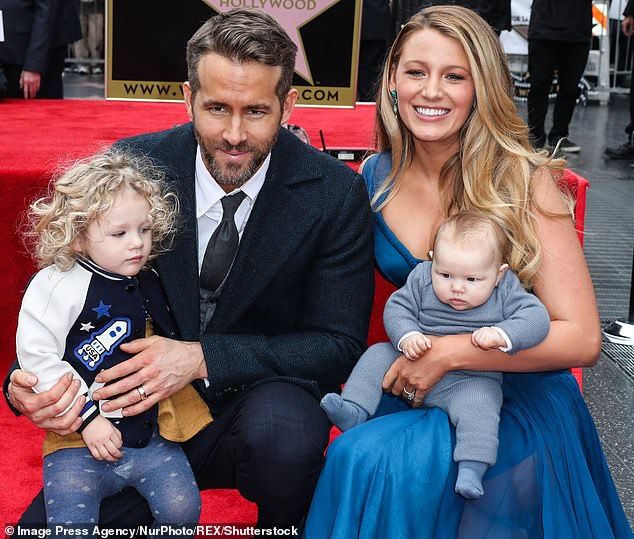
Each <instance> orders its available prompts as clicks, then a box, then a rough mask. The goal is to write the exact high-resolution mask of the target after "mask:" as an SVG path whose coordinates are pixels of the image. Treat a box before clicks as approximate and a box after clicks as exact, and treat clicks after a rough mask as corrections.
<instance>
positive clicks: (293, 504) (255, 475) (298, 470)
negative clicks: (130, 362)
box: [20, 382, 330, 528]
mask: <svg viewBox="0 0 634 539" xmlns="http://www.w3.org/2000/svg"><path fill="white" fill-rule="evenodd" d="M329 432H330V424H329V422H328V419H327V418H326V415H325V414H324V412H323V411H322V410H321V408H320V407H319V401H318V400H317V399H316V398H315V397H314V396H313V395H311V394H310V393H308V392H307V391H306V390H304V389H302V388H301V387H299V386H295V385H293V384H288V383H283V382H272V383H267V384H262V385H260V386H257V387H255V388H253V389H251V390H249V391H246V392H244V393H243V394H242V395H240V396H238V397H236V398H235V399H234V400H233V401H232V402H231V403H230V404H229V406H228V407H227V408H226V410H225V411H223V412H222V413H221V414H220V415H218V416H217V417H214V421H213V422H212V423H211V424H210V425H209V426H208V427H207V428H205V429H204V430H203V431H201V432H200V433H198V434H197V435H196V436H195V437H194V438H192V439H191V440H190V441H188V442H186V443H184V444H183V449H184V450H185V453H186V454H187V458H188V459H189V462H190V464H191V466H192V469H193V470H194V475H195V476H196V480H197V481H198V487H199V488H200V489H201V490H205V489H209V488H237V489H238V490H239V492H240V493H241V494H242V496H244V497H245V498H246V499H247V500H250V501H252V502H254V503H256V504H257V506H258V522H257V524H258V526H259V527H263V528H266V527H273V526H278V527H281V526H284V527H286V526H291V525H294V524H298V523H299V522H300V521H301V519H302V518H303V516H304V515H305V514H306V513H307V512H308V507H309V506H310V501H311V498H312V495H313V490H314V488H315V485H316V484H317V478H318V477H319V472H320V471H321V468H322V466H323V463H324V451H325V449H326V446H327V445H328V440H329ZM45 521H46V518H45V509H44V502H43V497H42V493H41V492H40V493H39V494H38V495H37V496H36V497H35V499H34V500H33V502H32V503H31V505H30V506H29V507H28V509H27V510H26V511H25V513H24V514H23V515H22V518H21V519H20V524H23V525H38V524H44V523H45ZM151 522H152V516H151V513H150V511H149V508H148V506H147V504H146V503H145V500H144V499H143V498H142V497H141V496H140V495H139V494H138V493H137V492H136V490H134V489H125V490H123V491H121V492H120V493H118V494H115V495H113V496H110V497H108V498H105V499H104V501H103V502H102V503H101V513H100V524H101V525H104V526H105V525H109V524H112V525H114V524H150V523H151Z"/></svg>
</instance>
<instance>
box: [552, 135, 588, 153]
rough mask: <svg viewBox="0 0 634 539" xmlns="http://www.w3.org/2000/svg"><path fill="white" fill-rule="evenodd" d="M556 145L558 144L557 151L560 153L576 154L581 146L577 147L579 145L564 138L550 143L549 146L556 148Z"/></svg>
mask: <svg viewBox="0 0 634 539" xmlns="http://www.w3.org/2000/svg"><path fill="white" fill-rule="evenodd" d="M557 144H559V148H558V150H559V152H561V153H577V152H580V151H581V146H579V144H575V143H574V142H572V140H570V139H568V138H565V137H562V138H560V139H559V140H557V141H551V142H550V146H552V147H553V148H556V147H557Z"/></svg>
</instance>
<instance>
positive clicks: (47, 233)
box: [24, 149, 179, 271]
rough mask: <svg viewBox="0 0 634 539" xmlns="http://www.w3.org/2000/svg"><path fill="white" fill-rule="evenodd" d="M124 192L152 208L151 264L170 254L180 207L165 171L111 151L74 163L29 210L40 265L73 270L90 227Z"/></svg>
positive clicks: (29, 235) (31, 243) (30, 240)
mask: <svg viewBox="0 0 634 539" xmlns="http://www.w3.org/2000/svg"><path fill="white" fill-rule="evenodd" d="M126 187H129V188H131V189H132V190H134V191H135V192H136V193H138V194H139V195H141V196H142V197H143V198H145V200H147V202H148V204H149V205H150V211H149V216H150V219H151V222H152V250H151V254H150V257H149V260H153V259H154V258H156V256H158V254H160V253H161V252H164V251H167V250H169V248H170V247H171V245H172V241H173V239H174V234H175V232H176V227H177V218H178V209H179V206H178V199H177V198H176V195H175V194H174V193H171V192H168V191H167V188H166V184H165V174H164V172H163V171H162V170H161V169H160V168H159V167H157V166H156V165H155V164H154V163H153V162H152V161H151V160H150V159H149V158H147V157H144V156H141V155H133V154H131V153H128V152H124V151H121V150H113V149H111V150H107V151H105V152H103V153H100V154H97V155H94V156H92V157H89V158H87V159H84V160H82V161H79V162H76V163H75V164H74V165H72V166H71V167H70V168H68V169H67V170H66V171H65V172H63V174H62V175H61V176H59V177H57V178H54V179H53V180H52V181H51V183H50V185H49V191H48V194H47V196H45V197H42V198H39V199H38V200H36V201H35V202H33V203H32V204H31V205H30V207H29V210H28V214H27V221H28V230H26V232H25V234H24V236H25V242H26V244H27V248H29V250H30V251H31V252H32V254H33V256H34V258H35V259H36V260H37V262H38V266H39V267H40V268H43V267H46V266H50V265H55V266H57V268H59V269H60V270H61V271H68V270H69V269H71V268H72V267H73V265H74V264H75V261H76V259H77V257H78V255H79V251H78V247H77V245H78V243H79V242H78V240H80V239H81V238H82V237H83V235H84V234H85V233H86V230H87V228H88V226H89V225H90V223H92V222H93V221H94V220H95V219H98V218H99V217H101V216H102V215H103V214H104V213H106V212H107V211H109V210H110V209H111V208H112V207H113V205H114V203H115V201H116V199H117V195H118V194H119V193H120V192H121V191H122V190H123V189H124V188H126Z"/></svg>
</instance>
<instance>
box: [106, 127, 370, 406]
mask: <svg viewBox="0 0 634 539" xmlns="http://www.w3.org/2000/svg"><path fill="white" fill-rule="evenodd" d="M117 144H118V145H119V146H124V147H129V148H131V149H133V150H134V151H137V152H142V153H144V154H146V155H148V156H150V157H151V158H153V159H154V160H155V161H157V162H158V163H160V164H161V165H162V166H163V167H164V168H165V169H166V171H167V174H168V180H169V183H170V185H171V188H173V189H174V190H175V191H176V193H177V194H178V197H179V200H180V204H181V217H182V224H181V230H180V231H179V233H178V234H177V240H176V242H175V245H174V247H173V249H172V250H171V251H170V252H168V253H166V254H163V255H161V256H160V257H159V258H158V260H157V263H156V268H157V270H158V272H159V275H160V276H161V279H162V280H163V284H164V287H165V290H166V293H167V297H168V302H169V304H170V306H171V308H172V311H173V314H174V316H175V318H176V321H177V324H178V325H179V329H180V332H181V335H182V338H183V339H184V340H186V341H199V340H200V341H201V343H202V347H203V351H204V354H205V359H206V363H207V370H208V374H209V384H210V385H209V388H208V389H207V390H206V391H204V396H206V398H207V400H208V402H209V403H210V405H211V407H212V409H213V410H218V409H219V408H221V407H222V405H223V403H225V402H226V401H227V400H229V399H230V398H231V397H232V396H234V395H235V394H236V393H238V392H240V391H242V390H243V389H245V388H247V387H249V386H252V385H254V384H260V383H262V382H265V381H272V380H282V381H284V380H285V381H288V382H291V383H295V384H299V385H302V386H304V387H306V388H307V389H309V390H310V391H311V392H312V393H314V394H315V396H316V397H320V396H321V395H322V394H324V393H325V392H330V391H333V390H338V389H339V386H340V384H342V383H343V382H344V381H345V379H346V377H347V375H348V374H349V372H350V370H351V369H352V367H353V366H354V364H355V362H356V360H357V359H358V357H359V356H360V354H361V353H362V352H363V350H364V348H365V343H366V338H367V331H368V324H369V317H370V311H371V308H372V297H373V286H374V270H373V254H372V249H373V246H372V237H371V235H372V216H371V211H370V206H369V200H368V194H367V191H366V188H365V185H364V183H363V181H362V179H361V177H360V176H359V175H358V174H356V173H355V172H353V171H352V170H351V169H350V168H349V167H348V166H346V165H345V164H343V163H340V162H338V161H336V160H335V159H333V158H331V157H329V156H326V155H324V154H323V153H322V152H320V151H318V150H316V149H315V148H312V147H311V146H308V145H306V144H304V143H303V142H301V141H300V140H299V139H298V138H297V137H296V136H295V135H293V134H291V133H289V132H288V131H287V130H286V129H280V133H279V136H278V140H277V142H276V143H275V146H274V147H273V150H272V153H271V162H270V166H269V169H268V172H267V175H266V180H265V182H264V185H263V187H262V190H261V191H260V193H259V195H258V197H257V199H256V202H255V205H254V207H253V210H252V212H251V215H250V217H249V221H248V224H247V226H246V228H245V230H244V233H243V236H242V239H241V241H240V247H239V249H238V253H237V255H236V259H235V262H234V264H233V268H232V270H231V272H230V274H229V276H228V277H227V280H226V282H225V285H224V287H223V291H222V294H221V296H220V298H219V300H218V303H217V305H216V310H215V313H214V317H213V319H212V320H211V322H210V323H209V326H208V327H207V329H206V331H205V332H204V333H203V335H202V336H201V335H200V321H199V320H200V319H199V308H200V307H199V281H198V258H197V257H198V255H197V252H198V249H197V227H196V217H195V215H196V211H195V208H196V204H195V188H194V185H195V177H194V170H195V159H196V147H197V145H196V140H195V137H194V134H193V127H192V125H191V124H186V125H183V126H180V127H177V128H174V129H171V130H168V131H163V132H160V133H154V134H149V135H141V136H139V137H133V138H130V139H125V140H123V141H120V142H119V143H117ZM199 389H201V390H202V384H200V385H199Z"/></svg>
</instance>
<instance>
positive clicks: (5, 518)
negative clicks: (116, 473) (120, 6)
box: [0, 100, 389, 524]
mask: <svg viewBox="0 0 634 539" xmlns="http://www.w3.org/2000/svg"><path fill="white" fill-rule="evenodd" d="M187 121H188V118H187V114H186V112H185V106H184V105H183V104H181V103H140V102H114V101H70V100H68V101H22V100H4V101H0V185H1V186H2V198H1V199H0V230H3V231H5V237H4V241H3V242H2V243H3V245H4V246H5V247H4V249H3V252H4V258H5V262H4V268H5V275H4V280H3V285H2V293H1V294H0V313H1V314H2V320H3V322H4V323H3V324H2V325H1V326H0V376H1V377H2V378H4V375H5V373H6V371H7V369H8V367H9V365H10V364H11V362H12V361H13V359H14V358H15V328H16V323H17V313H18V309H19V306H20V301H21V297H22V291H23V290H24V286H25V285H26V283H27V281H28V279H29V277H30V275H31V274H32V273H33V271H34V269H35V267H34V265H33V263H32V261H31V260H30V259H29V257H28V256H27V255H26V254H25V250H24V248H23V247H22V245H21V242H20V240H19V237H18V234H17V230H18V226H19V221H20V216H21V214H22V212H23V211H24V208H25V206H26V203H27V202H28V201H30V200H32V199H33V198H34V197H35V196H36V195H38V194H40V193H41V192H42V191H43V189H45V187H46V185H47V184H48V181H49V178H50V175H51V173H52V172H53V171H54V170H55V169H56V168H58V167H59V166H60V164H64V163H68V162H72V161H73V160H74V159H77V158H80V157H84V156H87V155H89V154H91V153H94V152H95V151H97V150H99V149H101V148H104V147H107V146H109V145H110V144H111V143H112V142H114V141H115V140H117V139H119V138H122V137H126V136H131V135H135V134H139V133H145V132H149V131H159V130H162V129H167V128H170V127H173V126H174V125H175V124H180V123H184V122H187ZM291 123H294V124H299V125H301V126H302V127H303V128H304V129H306V131H307V132H308V135H309V136H310V138H311V141H312V143H313V144H314V145H315V146H318V147H321V145H320V136H319V130H320V129H321V130H323V132H324V137H325V140H326V143H327V145H328V147H342V146H343V147H346V148H348V147H357V148H358V147H362V148H367V147H371V146H372V140H373V134H372V133H373V123H374V106H360V107H357V108H356V109H355V110H350V109H329V110H324V109H308V108H303V109H297V110H296V112H295V113H294V115H293V117H292V118H291ZM386 290H388V291H389V288H386ZM385 295H387V293H386V294H385ZM379 314H380V313H379ZM374 323H375V324H378V325H379V327H380V325H381V318H380V316H379V317H377V319H376V320H375V322H374ZM380 338H384V337H382V335H381V334H379V333H377V334H376V336H375V337H374V339H373V340H378V339H380ZM0 429H1V432H3V433H4V436H2V437H0V524H3V523H12V522H15V521H16V520H17V519H18V518H19V516H20V514H21V513H22V511H24V509H25V508H26V506H27V504H28V503H29V502H30V501H31V499H32V498H33V496H34V495H35V494H36V493H37V492H38V491H39V489H40V488H41V456H40V455H41V450H40V448H41V440H42V437H43V433H42V432H40V431H39V429H36V428H35V427H33V426H31V424H30V423H29V422H28V421H27V420H25V419H23V418H21V419H20V418H16V417H14V416H13V414H12V413H11V411H10V410H9V409H8V407H7V406H6V404H5V402H4V399H3V398H0ZM255 517H256V512H255V506H254V505H253V504H251V503H249V502H246V501H245V500H243V499H242V498H241V497H240V496H239V495H238V493H237V492H236V491H208V492H206V493H205V494H204V509H203V516H202V518H201V522H204V523H252V522H255Z"/></svg>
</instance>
